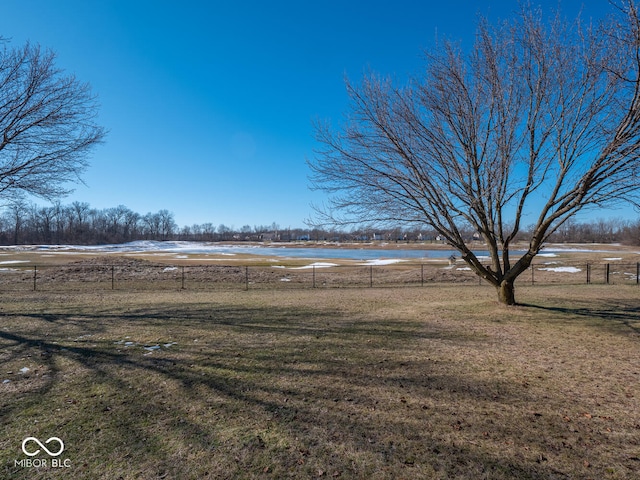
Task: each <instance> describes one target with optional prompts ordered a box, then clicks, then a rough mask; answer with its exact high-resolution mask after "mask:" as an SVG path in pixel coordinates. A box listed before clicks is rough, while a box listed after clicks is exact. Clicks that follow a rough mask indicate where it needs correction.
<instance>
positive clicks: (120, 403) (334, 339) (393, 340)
mask: <svg viewBox="0 0 640 480" xmlns="http://www.w3.org/2000/svg"><path fill="white" fill-rule="evenodd" d="M5 317H8V318H12V319H13V320H14V321H13V323H16V322H19V320H20V319H21V318H25V319H27V320H28V322H29V328H28V329H26V330H27V331H25V332H20V331H7V330H0V342H2V347H6V348H8V349H10V350H11V349H15V350H16V357H21V358H22V357H25V356H26V355H31V357H28V358H34V357H37V358H38V360H37V361H38V362H41V363H43V365H44V369H45V370H47V371H48V372H49V374H48V376H47V379H46V381H44V382H40V383H39V384H38V385H37V388H35V389H34V390H31V391H29V390H25V391H22V392H18V393H16V394H15V395H10V396H7V397H5V399H3V401H2V405H0V413H1V414H2V415H1V416H2V418H5V419H20V418H22V419H24V418H25V416H29V415H32V416H34V418H35V419H39V420H40V426H37V427H36V429H37V430H38V431H37V434H36V436H39V435H48V436H51V435H54V434H56V433H58V431H56V430H55V429H58V430H61V433H59V435H61V436H62V435H64V440H65V442H66V443H67V444H68V445H69V454H70V455H72V456H73V455H75V458H74V461H76V460H77V463H79V464H81V463H82V462H84V463H85V464H86V466H83V465H77V464H76V467H75V468H76V470H75V471H74V473H75V475H74V477H75V478H95V475H96V473H99V474H100V476H101V477H102V478H118V477H119V476H120V477H122V478H136V477H137V478H158V477H163V476H165V477H167V478H207V477H210V478H278V477H283V476H296V477H297V478H309V477H312V476H328V475H333V474H334V473H335V472H337V473H338V474H339V476H341V477H342V478H367V477H368V478H373V477H374V476H375V477H376V478H394V477H396V478H397V477H398V475H399V474H400V476H402V475H404V476H406V477H412V478H419V477H420V476H421V474H420V472H426V471H429V472H434V473H435V474H437V475H438V476H440V477H452V476H456V475H464V474H465V473H469V472H471V471H474V472H485V474H487V472H494V473H493V478H530V479H542V478H553V476H554V472H553V469H551V468H550V467H546V466H545V465H542V464H536V465H530V464H529V463H528V462H527V461H526V459H524V460H523V459H522V458H516V457H514V456H511V455H507V454H505V455H503V456H501V457H498V456H496V455H492V454H489V453H487V452H485V451H484V449H483V448H480V447H476V446H474V445H473V443H469V444H464V442H463V439H464V438H465V437H464V436H461V437H459V439H458V442H457V443H456V441H452V440H451V439H450V438H448V437H447V436H444V435H442V434H441V433H439V432H441V426H438V428H437V429H436V430H435V431H430V429H429V424H430V423H429V422H433V421H434V420H433V419H434V418H437V419H442V418H450V419H451V420H447V421H448V422H449V421H450V422H451V425H450V427H451V429H452V431H454V432H457V431H459V430H460V429H462V428H467V426H465V425H464V423H462V421H461V420H456V418H459V417H457V415H459V412H456V409H458V408H460V409H463V408H464V407H457V406H456V405H464V404H468V403H470V402H471V403H473V402H479V403H482V404H483V405H485V406H486V408H489V407H490V406H491V405H492V404H496V403H502V404H504V405H510V404H522V403H526V402H529V401H531V400H532V399H530V398H528V396H527V394H526V393H525V392H523V391H522V390H521V389H517V388H515V387H514V385H512V384H511V382H509V381H507V380H503V379H500V378H495V379H484V380H483V379H477V378H474V377H473V376H472V375H462V374H460V373H459V371H458V370H456V367H458V366H456V365H454V364H453V363H452V362H449V363H448V362H447V361H444V362H443V361H440V362H439V363H436V362H434V361H432V360H431V359H430V358H429V357H428V355H419V356H418V357H416V355H415V353H416V352H415V350H416V348H417V345H418V344H417V343H416V342H417V341H418V340H427V341H433V342H443V341H444V342H453V343H456V344H457V345H460V346H464V345H469V346H471V345H472V344H473V343H477V342H482V341H483V340H482V339H479V338H473V337H469V336H466V335H462V334H461V335H456V334H455V333H453V332H452V331H451V330H446V331H445V330H442V329H439V328H437V327H435V326H431V325H429V324H426V323H424V322H417V321H406V320H402V321H399V320H398V321H396V320H393V319H390V320H375V319H373V320H371V319H364V318H361V319H358V318H355V319H354V318H352V317H349V316H347V315H345V314H344V313H342V312H339V311H336V310H331V309H325V310H323V309H313V310H311V309H305V308H274V307H269V308H249V307H244V306H234V305H214V306H212V305H209V304H191V305H189V306H188V307H184V308H179V307H175V306H154V307H151V308H148V309H138V310H134V311H129V312H127V313H124V314H120V313H109V312H108V311H102V312H96V313H94V314H84V315H82V314H81V315H78V314H76V313H74V314H72V315H67V314H50V313H47V314H15V315H5ZM38 321H39V322H41V324H42V326H41V327H40V329H39V328H37V323H38ZM33 322H35V324H34V323H33ZM116 330H117V333H115V331H116ZM126 333H130V334H131V335H132V336H134V337H135V336H136V335H137V336H139V337H136V338H132V340H133V341H136V342H140V343H139V344H138V345H136V346H133V347H130V348H126V347H125V346H123V344H122V343H117V341H118V340H119V339H121V338H122V337H124V335H125V334H126ZM207 334H208V335H210V337H208V338H193V337H202V336H203V335H205V337H206V335H207ZM88 335H91V337H88ZM164 335H166V337H164ZM159 336H163V338H167V340H172V339H176V340H177V342H178V343H177V345H175V346H171V347H167V348H166V349H163V348H159V349H158V350H154V351H152V353H151V354H147V353H148V352H147V351H145V350H144V345H145V344H146V343H147V342H148V341H149V340H150V339H152V338H153V339H157V338H158V337H159ZM142 337H145V338H144V339H141V338H142ZM196 340H200V341H196ZM154 341H155V340H154ZM28 352H29V353H28ZM7 358H9V357H7ZM74 366H78V367H79V370H78V371H76V370H74ZM418 401H423V402H424V403H423V404H422V406H421V404H419V403H417V402H418ZM429 401H432V404H430V405H427V404H428V403H429ZM424 407H426V408H424ZM52 408H53V409H58V410H60V413H59V414H57V415H53V416H51V414H50V413H48V411H49V410H50V409H52ZM5 423H6V424H7V425H8V426H11V423H12V421H11V420H9V421H6V422H5ZM26 425H27V422H24V421H23V422H22V423H20V425H19V426H17V427H13V428H12V431H13V432H14V433H15V432H16V428H17V429H18V432H19V433H18V438H14V439H12V440H14V441H15V442H18V443H19V441H20V440H21V439H22V438H23V437H24V436H26V435H29V434H32V432H31V431H29V432H27V431H24V432H22V431H20V430H19V428H21V426H22V427H25V426H26ZM468 427H469V428H470V426H468ZM51 428H53V429H54V431H51V430H48V429H51ZM447 428H448V427H447ZM502 428H505V429H507V428H508V427H507V426H504V427H503V426H500V427H496V430H500V429H502ZM512 434H513V433H509V432H508V431H507V430H505V431H504V432H503V435H505V436H506V437H508V436H509V435H512ZM20 435H22V436H20ZM456 438H458V437H456ZM461 441H462V444H461V443H460V442H461ZM105 446H106V448H107V449H108V451H104V450H100V449H104V448H105ZM96 451H98V452H100V453H95V452H96ZM80 458H82V459H83V460H82V462H81V461H80ZM92 463H94V464H93V465H92ZM96 464H98V465H100V466H99V467H97V466H96ZM385 468H387V469H388V470H385ZM1 471H2V470H1V469H0V472H1ZM319 472H322V474H321V473H319ZM438 472H439V473H438ZM5 473H8V474H9V476H11V477H14V478H27V477H29V476H32V474H33V472H25V471H22V470H20V469H17V468H11V467H9V469H8V470H5ZM43 475H46V472H45V473H43ZM560 476H562V475H560ZM42 478H45V477H44V476H43V477H42ZM425 478H427V477H425Z"/></svg>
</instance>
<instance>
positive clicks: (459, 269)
mask: <svg viewBox="0 0 640 480" xmlns="http://www.w3.org/2000/svg"><path fill="white" fill-rule="evenodd" d="M483 282H484V281H483V280H482V279H481V278H480V277H478V276H477V275H475V273H473V272H472V271H471V270H470V269H469V268H468V267H465V266H463V265H460V264H458V265H452V266H448V267H447V266H445V267H443V266H442V264H438V265H436V264H429V263H398V264H392V265H339V266H338V265H336V266H316V265H310V266H307V267H282V266H244V265H243V266H221V265H166V264H162V265H159V264H147V263H146V262H142V261H130V262H126V263H118V264H84V263H77V264H68V265H43V266H38V265H30V266H12V267H10V268H2V269H0V291H4V292H10V291H25V290H33V291H53V290H72V291H80V290H84V291H86V290H97V289H99V290H161V289H179V290H184V289H188V290H218V289H219V290H229V289H237V290H249V289H283V288H346V287H362V288H372V287H398V286H425V285H429V284H437V283H447V284H459V285H465V284H475V285H477V284H482V283H483ZM585 283H586V284H611V285H633V284H635V285H639V284H640V262H638V263H635V264H633V263H606V264H593V263H582V264H578V263H575V264H564V263H563V264H562V265H561V266H559V265H549V264H534V265H532V266H531V267H530V268H529V269H528V271H527V272H525V273H523V274H522V275H520V277H518V279H517V282H516V284H520V285H523V284H530V285H549V284H563V285H572V284H585Z"/></svg>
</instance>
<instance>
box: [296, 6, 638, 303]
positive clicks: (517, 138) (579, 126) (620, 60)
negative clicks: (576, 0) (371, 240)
mask: <svg viewBox="0 0 640 480" xmlns="http://www.w3.org/2000/svg"><path fill="white" fill-rule="evenodd" d="M614 10H615V11H614V12H613V13H615V16H612V17H611V18H608V19H606V20H604V21H602V22H600V23H599V24H598V25H597V26H586V27H585V26H583V25H581V23H580V22H579V21H578V20H576V21H575V22H567V21H566V20H564V19H563V17H562V16H561V15H559V14H558V15H556V16H554V17H553V18H550V19H549V20H547V19H546V18H545V17H544V16H543V14H542V12H541V11H538V10H533V9H529V8H526V7H525V8H523V9H522V11H521V12H520V14H519V15H518V16H517V17H516V18H515V19H514V20H512V21H510V22H504V23H501V24H498V25H495V26H492V25H490V24H489V23H488V22H487V21H484V20H481V21H480V22H479V26H478V30H477V34H476V37H475V38H476V40H475V44H474V46H473V49H472V50H471V51H469V52H468V53H464V52H463V51H462V50H461V48H459V46H458V45H456V44H454V43H451V42H444V43H439V44H438V46H437V47H436V48H435V49H434V50H433V51H431V52H427V53H426V68H425V70H424V74H423V76H421V77H420V78H416V79H414V80H413V81H411V82H410V83H409V84H408V85H406V86H404V87H398V86H395V85H394V84H393V82H391V81H390V80H386V79H383V78H380V77H379V76H377V75H375V74H371V75H367V76H365V78H364V79H363V80H362V83H361V84H360V85H353V84H351V83H348V85H347V88H348V92H349V95H350V98H351V115H350V117H349V120H348V121H347V123H346V125H344V126H343V127H342V128H340V129H339V130H335V129H333V128H331V127H330V126H328V125H322V124H319V125H317V129H316V132H317V138H318V140H319V142H320V144H321V145H322V147H321V149H320V150H319V151H318V152H317V155H316V156H315V158H314V159H312V160H310V162H309V164H310V167H311V168H312V170H313V177H312V182H313V185H314V186H315V187H316V188H320V189H322V190H325V191H327V192H329V193H330V194H331V197H330V198H331V203H330V205H329V206H328V207H326V208H323V209H320V210H319V217H318V218H316V219H315V222H316V223H317V224H323V223H325V224H329V223H333V224H335V223H338V224H340V223H342V224H346V223H347V222H352V223H358V222H359V223H363V222H379V223H380V222H389V223H393V222H396V223H403V224H407V225H408V224H412V223H414V224H421V225H423V226H430V227H432V228H433V229H434V230H435V231H436V232H437V233H438V234H439V235H440V236H442V237H444V238H445V239H446V240H447V242H448V243H449V244H451V245H452V246H453V247H455V248H456V249H457V250H459V252H460V253H461V258H462V259H463V260H464V261H465V262H466V263H467V264H468V265H469V266H470V267H471V269H472V270H473V271H475V273H477V274H478V275H479V276H481V277H482V278H484V279H486V280H487V281H488V282H489V283H491V284H492V285H494V286H495V287H496V289H497V293H498V298H499V301H500V302H502V303H504V304H509V305H511V304H515V303H516V301H515V293H514V281H515V280H516V278H517V277H518V276H519V275H520V274H522V273H523V272H524V271H525V270H526V269H527V268H528V267H529V266H530V264H531V261H532V259H533V258H534V257H535V256H536V254H538V252H539V251H540V249H541V248H542V246H543V245H544V243H545V241H547V239H548V238H549V236H550V235H551V234H552V233H553V232H555V231H556V230H557V229H558V228H559V227H560V226H561V225H562V224H563V223H564V222H565V221H567V220H568V219H569V218H571V217H572V216H573V215H575V214H576V213H577V212H579V211H581V210H582V209H585V208H589V207H600V206H604V205H611V204H612V203H615V202H619V201H625V202H627V201H629V202H634V203H635V205H638V198H639V196H638V194H639V190H640V160H639V152H640V21H639V18H638V10H637V8H636V5H635V3H634V2H633V1H631V0H630V1H626V2H624V3H623V4H622V5H618V6H617V8H616V9H614ZM531 219H534V222H535V223H534V224H533V226H532V227H531V230H530V233H529V236H528V239H527V240H528V247H525V248H526V251H525V253H524V254H523V255H522V256H520V258H517V259H512V256H511V253H512V252H511V248H512V242H513V241H514V239H515V238H516V236H517V235H518V234H519V232H520V231H521V222H523V220H524V221H530V220H531ZM469 227H470V228H471V229H472V231H476V232H478V233H479V234H480V236H481V237H482V239H483V240H484V242H485V243H486V246H487V248H488V250H489V253H490V256H491V262H490V263H491V264H490V265H486V264H484V263H483V262H482V260H481V259H480V258H478V256H476V255H475V254H474V253H473V251H472V250H471V248H470V245H469V243H468V238H466V237H465V235H464V233H463V232H464V229H465V228H469Z"/></svg>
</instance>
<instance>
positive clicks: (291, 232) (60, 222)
mask: <svg viewBox="0 0 640 480" xmlns="http://www.w3.org/2000/svg"><path fill="white" fill-rule="evenodd" d="M463 234H464V235H465V236H466V237H467V238H468V239H469V241H470V242H471V241H473V240H474V239H475V240H478V241H479V237H478V235H477V232H474V231H473V230H472V229H470V228H469V229H467V230H466V231H465V232H464V233H463ZM526 238H527V229H526V228H525V229H523V232H522V235H521V240H525V239H526ZM136 240H156V241H167V240H181V241H200V242H225V241H273V242H289V241H333V242H358V241H363V242H364V241H372V240H378V241H386V242H420V241H422V242H434V243H438V242H441V243H444V239H443V238H441V237H440V236H439V235H438V233H437V232H436V231H435V230H433V229H431V228H424V229H419V228H406V227H405V228H403V227H397V228H378V229H376V228H373V227H366V228H352V229H350V230H344V229H343V230H337V229H323V228H312V229H309V228H287V227H285V228H283V227H280V226H279V225H278V224H277V223H272V224H270V225H254V226H250V225H244V226H242V227H240V228H236V227H234V226H227V225H224V224H218V225H216V224H214V223H211V222H207V223H202V224H193V225H185V226H178V224H177V223H176V221H175V218H174V214H173V213H172V212H170V211H169V210H166V209H162V210H159V211H157V212H149V213H146V214H140V213H138V212H134V211H133V210H131V209H129V208H128V207H126V206H124V205H118V206H116V207H111V208H104V209H98V208H92V207H91V205H90V204H89V203H87V202H73V203H71V204H68V205H63V204H61V203H59V202H57V203H54V204H52V205H49V206H40V205H36V204H32V203H27V202H24V201H22V202H15V203H13V204H11V205H9V206H7V207H5V208H4V210H3V211H1V212H0V244H2V245H33V244H49V245H59V244H74V245H99V244H106V243H125V242H131V241H136ZM549 241H550V242H557V243H615V242H618V243H624V244H628V245H640V219H639V220H636V221H629V220H624V219H621V218H613V219H596V220H592V221H588V222H577V221H574V220H570V221H568V222H566V223H565V224H564V225H563V226H562V228H560V229H559V230H558V231H557V232H555V233H554V235H553V236H551V237H550V239H549Z"/></svg>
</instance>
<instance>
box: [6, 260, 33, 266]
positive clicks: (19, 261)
mask: <svg viewBox="0 0 640 480" xmlns="http://www.w3.org/2000/svg"><path fill="white" fill-rule="evenodd" d="M10 263H29V260H3V261H2V262H0V264H3V265H7V264H10Z"/></svg>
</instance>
